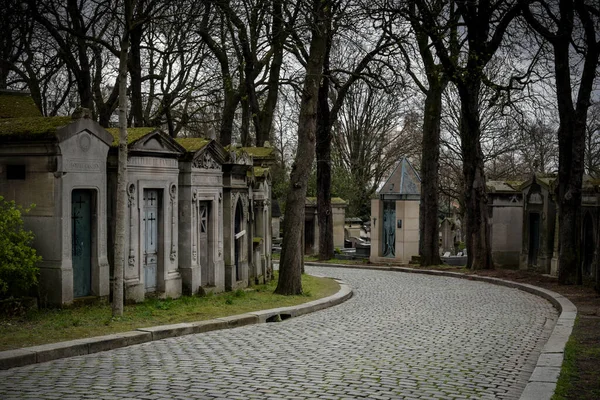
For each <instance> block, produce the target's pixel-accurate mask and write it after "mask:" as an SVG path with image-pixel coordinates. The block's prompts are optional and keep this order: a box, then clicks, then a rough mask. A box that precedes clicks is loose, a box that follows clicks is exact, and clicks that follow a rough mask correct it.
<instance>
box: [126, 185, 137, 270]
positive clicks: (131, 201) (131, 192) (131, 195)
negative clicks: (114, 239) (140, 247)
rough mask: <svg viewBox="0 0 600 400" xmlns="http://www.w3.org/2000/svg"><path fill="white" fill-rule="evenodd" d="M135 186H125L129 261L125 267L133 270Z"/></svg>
mask: <svg viewBox="0 0 600 400" xmlns="http://www.w3.org/2000/svg"><path fill="white" fill-rule="evenodd" d="M135 190H136V189H135V184H134V183H130V184H129V186H127V204H128V206H129V257H128V258H129V259H128V262H127V265H129V267H131V268H133V267H135V251H134V248H133V232H134V228H133V210H134V206H135Z"/></svg>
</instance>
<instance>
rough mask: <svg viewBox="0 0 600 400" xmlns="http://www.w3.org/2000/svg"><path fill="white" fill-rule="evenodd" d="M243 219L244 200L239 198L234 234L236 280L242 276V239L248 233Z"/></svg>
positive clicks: (236, 207)
mask: <svg viewBox="0 0 600 400" xmlns="http://www.w3.org/2000/svg"><path fill="white" fill-rule="evenodd" d="M243 221H244V212H243V205H242V200H241V199H238V201H237V204H236V206H235V222H234V232H235V236H234V241H235V244H234V253H233V254H234V258H233V259H234V263H235V279H234V281H239V280H241V278H242V271H241V252H242V240H243V237H244V235H245V234H246V231H245V230H244V229H243V228H244V225H243Z"/></svg>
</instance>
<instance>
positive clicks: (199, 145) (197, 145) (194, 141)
mask: <svg viewBox="0 0 600 400" xmlns="http://www.w3.org/2000/svg"><path fill="white" fill-rule="evenodd" d="M175 141H176V142H177V143H179V144H180V145H181V146H183V148H184V149H185V150H186V151H188V152H196V151H198V150H202V149H203V148H204V147H206V145H207V144H209V143H210V141H211V139H205V138H177V139H175Z"/></svg>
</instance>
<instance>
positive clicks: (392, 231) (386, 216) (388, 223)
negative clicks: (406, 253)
mask: <svg viewBox="0 0 600 400" xmlns="http://www.w3.org/2000/svg"><path fill="white" fill-rule="evenodd" d="M381 229H382V230H383V234H382V237H383V242H382V246H383V248H382V252H383V256H384V257H391V258H394V257H396V202H395V201H384V202H383V225H382V227H381Z"/></svg>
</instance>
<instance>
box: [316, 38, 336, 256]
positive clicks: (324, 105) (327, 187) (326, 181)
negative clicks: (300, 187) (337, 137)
mask: <svg viewBox="0 0 600 400" xmlns="http://www.w3.org/2000/svg"><path fill="white" fill-rule="evenodd" d="M328 31H330V29H328ZM328 36H329V37H328V38H327V49H326V52H325V60H324V62H323V80H322V82H321V86H320V87H319V98H318V108H317V143H316V156H317V218H318V221H319V260H330V259H332V258H333V246H334V244H333V213H332V210H331V112H330V109H329V73H330V71H329V52H330V49H331V35H328Z"/></svg>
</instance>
